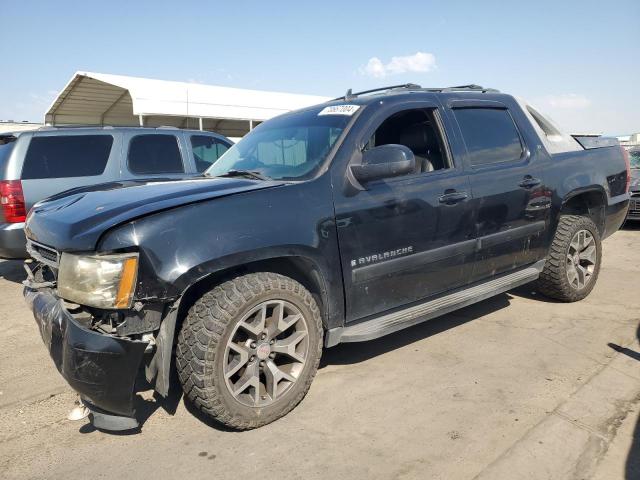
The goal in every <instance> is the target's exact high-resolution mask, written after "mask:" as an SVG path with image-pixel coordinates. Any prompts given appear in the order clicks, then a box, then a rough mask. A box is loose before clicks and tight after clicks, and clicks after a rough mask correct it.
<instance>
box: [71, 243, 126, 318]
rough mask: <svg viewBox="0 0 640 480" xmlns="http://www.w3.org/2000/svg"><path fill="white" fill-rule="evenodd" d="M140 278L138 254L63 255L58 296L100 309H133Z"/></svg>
mask: <svg viewBox="0 0 640 480" xmlns="http://www.w3.org/2000/svg"><path fill="white" fill-rule="evenodd" d="M137 275H138V254H137V253H133V254H130V253H127V254H122V255H95V256H84V255H72V254H69V253H63V254H62V257H61V258H60V266H59V269H58V295H60V296H61V297H62V298H64V299H65V300H69V301H71V302H75V303H79V304H81V305H88V306H91V307H98V308H129V307H130V306H131V302H132V300H133V294H134V291H135V287H136V277H137Z"/></svg>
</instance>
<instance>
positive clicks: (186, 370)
mask: <svg viewBox="0 0 640 480" xmlns="http://www.w3.org/2000/svg"><path fill="white" fill-rule="evenodd" d="M322 334H323V330H322V321H321V318H320V311H319V309H318V306H317V304H316V302H315V300H314V299H313V297H312V296H311V294H310V293H309V291H307V290H306V289H305V288H304V287H303V286H302V285H301V284H300V283H298V282H296V281H295V280H293V279H291V278H289V277H285V276H283V275H278V274H275V273H252V274H249V275H244V276H240V277H236V278H234V279H232V280H230V281H227V282H225V283H223V284H221V285H218V286H216V287H215V288H214V289H213V290H211V291H210V292H208V293H206V294H204V295H203V296H202V297H201V298H200V299H199V300H198V301H197V302H196V303H195V304H194V305H193V307H192V308H191V309H190V310H189V313H188V315H187V318H186V319H185V322H184V324H183V326H182V329H181V330H180V333H179V335H178V345H177V349H176V364H177V369H178V376H179V378H180V382H181V383H182V387H183V390H184V392H185V395H186V396H187V398H189V400H191V402H192V403H193V404H194V405H195V406H196V407H197V408H198V409H199V410H201V411H202V412H203V413H205V414H206V415H208V416H210V417H212V418H214V419H216V420H217V421H219V422H221V423H223V424H225V425H227V426H229V427H232V428H236V429H241V430H244V429H250V428H256V427H260V426H262V425H266V424H267V423H270V422H273V421H274V420H277V419H278V418H280V417H282V416H284V415H286V414H287V413H288V412H289V411H291V410H292V409H293V408H294V407H295V406H296V405H297V404H298V403H299V402H300V401H301V400H302V398H303V397H304V396H305V394H306V393H307V391H308V390H309V386H310V385H311V381H312V380H313V377H314V376H315V373H316V371H317V368H318V363H319V362H320V356H321V354H322V337H323V335H322Z"/></svg>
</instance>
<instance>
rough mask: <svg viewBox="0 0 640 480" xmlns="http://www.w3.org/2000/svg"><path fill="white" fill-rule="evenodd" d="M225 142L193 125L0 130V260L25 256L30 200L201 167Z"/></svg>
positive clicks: (176, 175)
mask: <svg viewBox="0 0 640 480" xmlns="http://www.w3.org/2000/svg"><path fill="white" fill-rule="evenodd" d="M231 145H232V142H231V140H229V139H228V138H226V137H223V136H221V135H217V134H214V133H211V132H203V131H199V130H180V129H177V128H165V127H160V128H140V127H131V128H129V127H123V128H121V127H81V128H77V127H76V128H51V127H44V128H42V129H40V130H36V131H29V132H19V133H9V134H7V133H3V134H0V258H26V257H27V253H26V250H25V244H26V240H25V236H24V231H23V227H24V220H25V217H26V214H27V212H28V211H29V209H30V208H31V207H32V206H33V204H34V203H36V202H38V201H40V200H42V199H44V198H47V197H49V196H51V195H54V194H56V193H60V192H63V191H65V190H69V189H72V188H76V187H83V186H87V185H94V184H98V183H106V182H113V181H118V180H130V179H138V178H154V177H155V178H167V179H172V178H182V177H184V176H189V175H198V174H199V173H201V172H204V170H206V169H207V168H208V167H210V166H211V164H212V163H213V162H215V161H216V160H217V159H218V157H220V155H222V154H223V153H224V152H225V151H226V150H227V149H228V148H229V147H230V146H231Z"/></svg>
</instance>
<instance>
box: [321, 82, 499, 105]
mask: <svg viewBox="0 0 640 480" xmlns="http://www.w3.org/2000/svg"><path fill="white" fill-rule="evenodd" d="M397 89H406V90H420V91H423V92H437V93H440V92H465V91H473V92H481V93H487V92H491V93H495V92H499V91H500V90H497V89H495V88H485V87H482V86H480V85H476V84H474V83H471V84H469V85H458V86H455V87H442V88H430V87H421V86H420V85H418V84H415V83H403V84H401V85H391V86H388V87H380V88H372V89H371V90H363V91H361V92H356V93H353V92H352V91H351V89H349V90H347V93H346V94H345V95H344V96H342V97H338V98H334V99H333V100H346V101H349V100H353V99H354V98H357V97H359V96H360V95H366V94H369V93H376V92H385V91H388V90H397ZM333 100H332V101H333Z"/></svg>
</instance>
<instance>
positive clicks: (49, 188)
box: [21, 130, 120, 211]
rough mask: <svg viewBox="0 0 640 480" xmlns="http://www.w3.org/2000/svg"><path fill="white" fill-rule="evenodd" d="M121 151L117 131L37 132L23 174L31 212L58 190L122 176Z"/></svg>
mask: <svg viewBox="0 0 640 480" xmlns="http://www.w3.org/2000/svg"><path fill="white" fill-rule="evenodd" d="M119 153H120V136H119V134H118V133H116V132H108V131H104V132H103V131H95V132H91V133H89V132H87V131H65V132H62V134H61V132H60V131H59V130H57V131H52V132H37V133H35V134H34V135H33V137H32V138H31V141H30V142H29V146H28V147H27V151H26V154H25V157H24V162H23V164H22V173H21V180H22V189H23V192H24V197H25V203H26V209H27V211H28V210H29V209H30V208H31V207H32V206H33V204H34V203H36V202H38V201H40V200H42V199H44V198H47V197H49V196H51V195H54V194H56V193H60V192H63V191H65V190H69V189H71V188H76V187H83V186H87V185H94V184H97V183H103V182H109V181H112V180H115V179H117V178H119V175H120V171H119V161H118V160H119Z"/></svg>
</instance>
